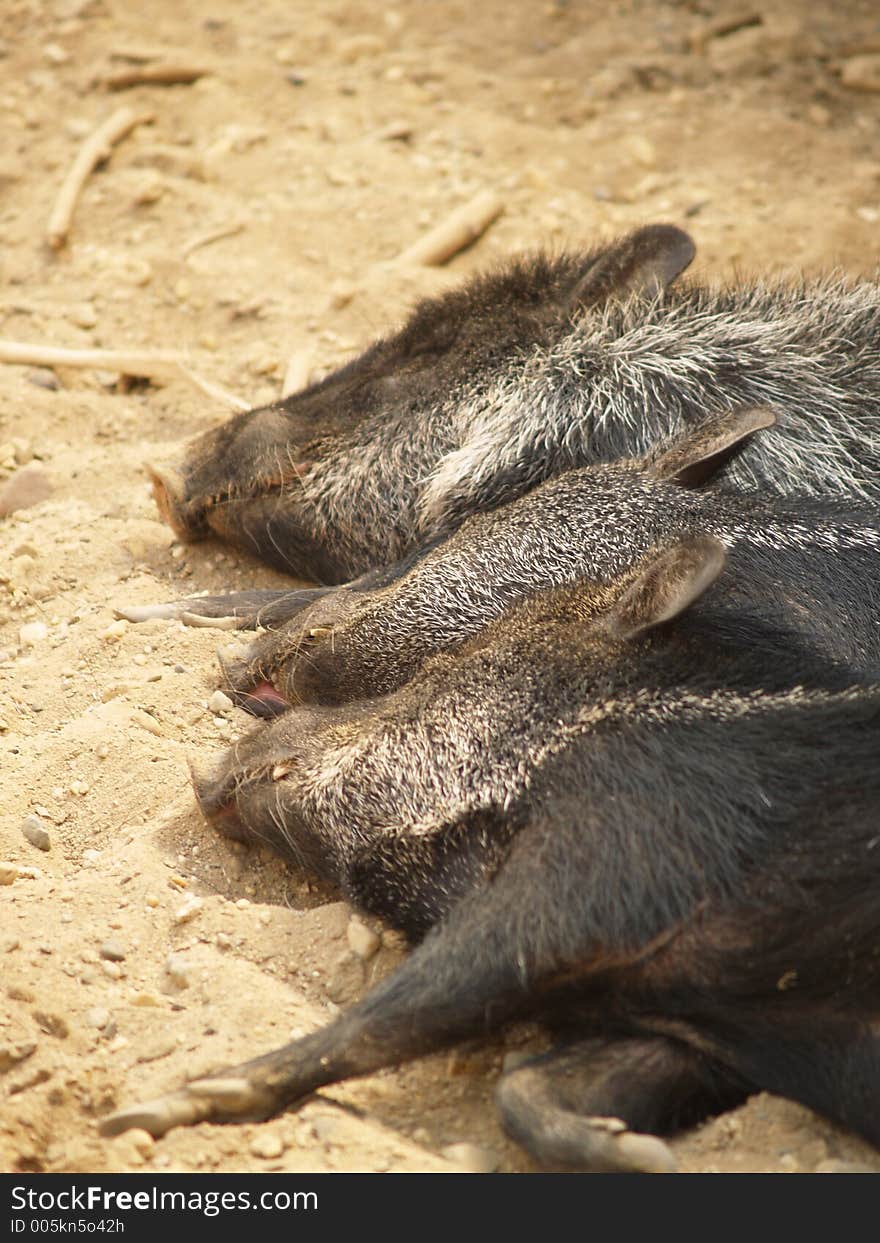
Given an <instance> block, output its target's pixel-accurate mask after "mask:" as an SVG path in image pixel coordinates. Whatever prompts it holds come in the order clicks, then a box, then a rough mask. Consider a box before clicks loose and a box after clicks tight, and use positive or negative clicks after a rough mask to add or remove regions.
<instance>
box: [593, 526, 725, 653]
mask: <svg viewBox="0 0 880 1243" xmlns="http://www.w3.org/2000/svg"><path fill="white" fill-rule="evenodd" d="M726 558H727V550H726V549H725V547H724V545H723V544H722V543H721V541H720V540H717V539H713V537H712V536H710V535H692V536H690V537H688V538H687V539H682V540H679V541H678V543H676V544H673V545H672V546H671V547H669V548H664V549H662V550H661V551H659V552H652V553H649V554H648V556H647V557H646V558H645V560H644V561H642V563H641V565H640V566H639V567H638V569H637V571H636V574H635V577H634V578H632V579H630V581H629V583H627V585H626V586H625V587H624V589H623V591H622V592H621V593H620V595H619V596H618V597H617V600H616V601H615V602H614V604H613V605H612V606H611V608H610V609H609V610H608V612H607V613H606V615H605V618H604V626H605V628H606V629H607V630H608V631H609V632H610V633H611V634H612V635H613V636H614V637H615V638H616V639H632V638H634V637H635V636H636V635H639V634H642V633H643V632H644V631H646V630H651V629H653V627H654V626H660V625H662V623H663V622H668V621H672V619H673V618H674V617H678V615H679V614H680V613H683V612H684V611H685V609H687V608H690V606H691V605H692V604H693V603H694V601H695V600H698V599H699V598H700V596H701V595H702V594H703V592H704V591H706V590H707V589H708V588H709V587H711V586H712V584H713V583H714V582H715V579H716V578H717V577H718V575H719V574H720V573H721V571H722V569H723V568H724V562H725V560H726Z"/></svg>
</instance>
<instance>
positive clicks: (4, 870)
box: [0, 863, 18, 885]
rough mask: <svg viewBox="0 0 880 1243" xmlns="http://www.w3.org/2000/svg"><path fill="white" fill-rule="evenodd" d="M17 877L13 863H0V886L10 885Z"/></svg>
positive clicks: (16, 869) (16, 870)
mask: <svg viewBox="0 0 880 1243" xmlns="http://www.w3.org/2000/svg"><path fill="white" fill-rule="evenodd" d="M17 876H18V868H17V867H16V865H15V864H14V863H0V885H11V884H12V882H13V881H14V880H15V879H16V877H17Z"/></svg>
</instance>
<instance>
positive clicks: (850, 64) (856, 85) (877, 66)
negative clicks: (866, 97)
mask: <svg viewBox="0 0 880 1243" xmlns="http://www.w3.org/2000/svg"><path fill="white" fill-rule="evenodd" d="M840 80H841V82H842V83H843V85H844V86H848V87H849V89H850V90H852V91H880V55H871V56H851V57H850V58H849V59H848V60H845V61H844V62H843V67H842V69H841V71H840Z"/></svg>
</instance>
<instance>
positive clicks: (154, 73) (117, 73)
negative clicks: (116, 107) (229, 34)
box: [101, 61, 212, 91]
mask: <svg viewBox="0 0 880 1243" xmlns="http://www.w3.org/2000/svg"><path fill="white" fill-rule="evenodd" d="M211 72H212V70H210V69H208V68H207V66H206V65H191V64H183V63H180V64H178V63H172V62H171V61H166V62H164V63H163V62H157V63H156V64H143V65H133V66H132V68H131V69H119V70H113V71H112V72H110V73H108V74H105V75H104V76H103V77H102V78H101V85H102V86H104V87H105V88H106V89H107V90H108V91H124V90H127V89H128V88H129V87H130V86H189V85H190V83H192V82H197V81H198V79H199V78H203V77H205V75H206V74H209V73H211Z"/></svg>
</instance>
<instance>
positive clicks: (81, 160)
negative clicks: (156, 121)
mask: <svg viewBox="0 0 880 1243" xmlns="http://www.w3.org/2000/svg"><path fill="white" fill-rule="evenodd" d="M152 120H153V114H152V113H144V112H133V111H132V109H131V108H120V109H119V110H118V111H117V112H114V113H113V115H112V116H110V117H108V118H107V120H106V121H105V122H104V123H103V125H99V126H98V128H97V129H96V130H94V131H93V132H92V133H91V134H89V136H88V138H86V139H85V141H84V142H83V144H82V146H81V147H80V149H79V152H78V153H77V156H76V159H75V160H74V161H73V164H72V165H71V167H70V172H69V173H68V174H67V176H66V177H65V179H64V182H63V184H62V186H61V189H60V190H59V191H58V197H57V198H56V200H55V206H54V207H53V208H52V215H51V216H50V217H49V228H48V239H49V245H50V246H51V247H52V248H53V250H58V249H59V247H61V246H63V245H64V243H65V242H66V241H67V235H68V233H69V232H70V225H71V222H72V220H73V213H74V209H75V208H76V203H77V199H78V198H79V196H80V194H81V192H82V188H83V186H84V185H85V183H86V181H87V180H88V178H89V176H90V174H91V173H92V171H93V170H94V169H95V168H97V166H98V165H99V164H101V163H103V161H104V160H106V159H107V158H108V156H109V155H110V152H111V150H112V149H113V147H114V146H115V145H116V143H118V142H120V141H121V140H122V139H123V138H124V137H125V136H126V134H130V133H131V131H132V130H133V129H134V128H135V127H136V126H138V125H145V124H146V123H148V122H149V121H152Z"/></svg>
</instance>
